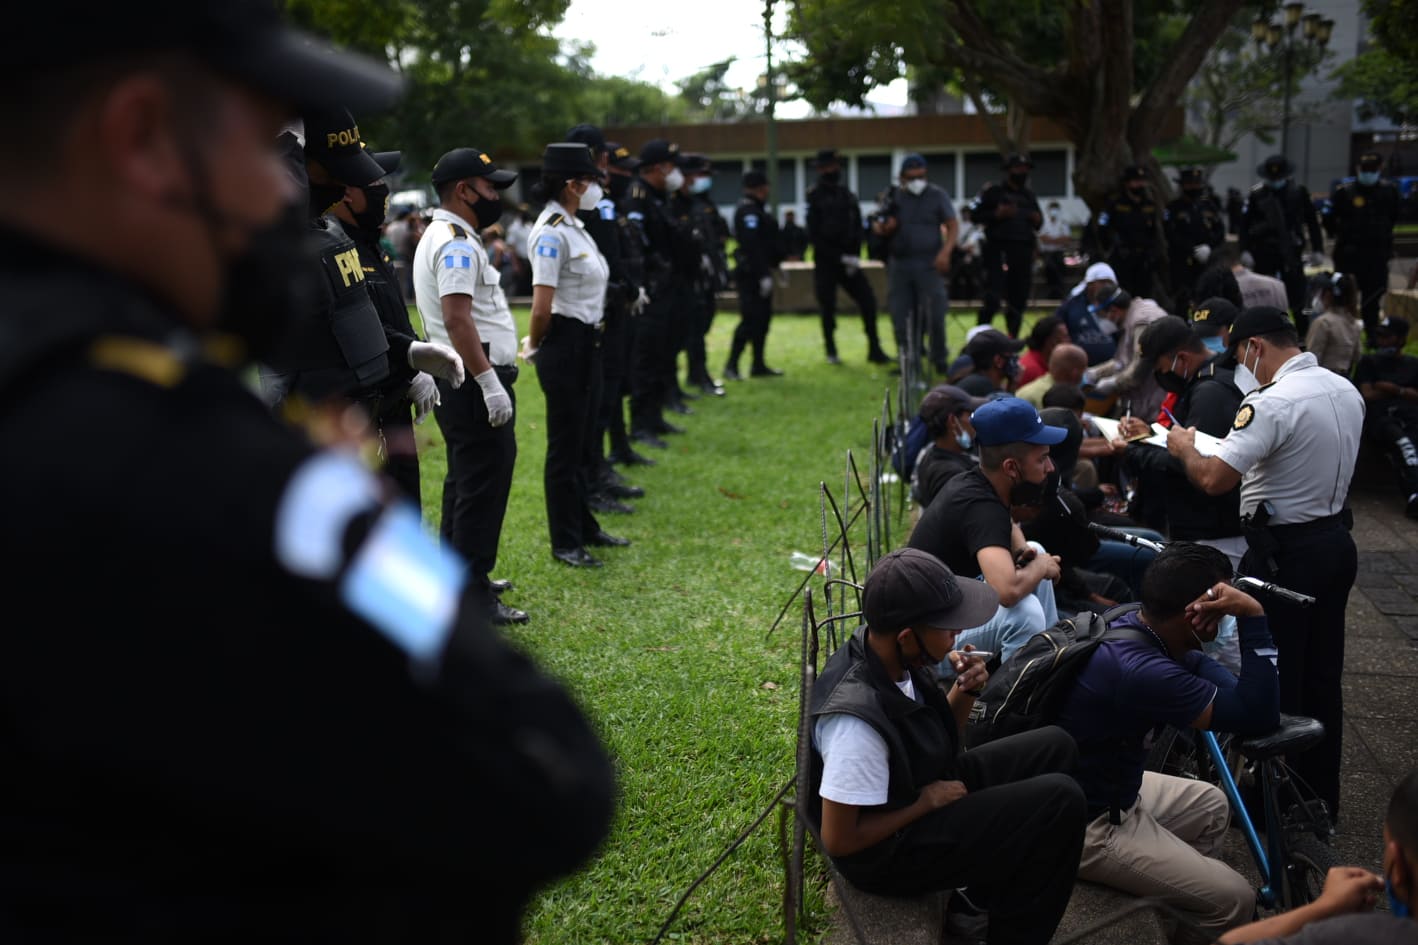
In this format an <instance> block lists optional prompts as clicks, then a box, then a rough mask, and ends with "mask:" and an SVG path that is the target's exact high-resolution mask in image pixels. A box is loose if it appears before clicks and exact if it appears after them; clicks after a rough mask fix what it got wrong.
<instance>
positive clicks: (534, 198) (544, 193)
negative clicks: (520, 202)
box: [528, 173, 571, 203]
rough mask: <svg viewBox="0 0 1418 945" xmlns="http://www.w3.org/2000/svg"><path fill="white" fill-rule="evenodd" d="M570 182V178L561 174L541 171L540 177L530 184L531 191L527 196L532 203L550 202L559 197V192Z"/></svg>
mask: <svg viewBox="0 0 1418 945" xmlns="http://www.w3.org/2000/svg"><path fill="white" fill-rule="evenodd" d="M570 182H571V178H569V177H566V176H564V175H562V174H546V173H543V174H542V176H541V179H540V180H538V181H537V182H536V183H535V184H533V185H532V192H531V193H530V194H529V195H528V196H529V197H530V198H531V202H532V203H550V202H551V201H553V200H559V199H560V198H561V192H562V191H563V190H565V189H566V185H567V184H569V183H570Z"/></svg>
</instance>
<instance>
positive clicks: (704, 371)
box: [683, 285, 714, 386]
mask: <svg viewBox="0 0 1418 945" xmlns="http://www.w3.org/2000/svg"><path fill="white" fill-rule="evenodd" d="M684 305H685V319H684V345H683V349H684V359H685V362H686V364H685V366H686V371H685V383H687V384H689V385H690V386H698V385H700V384H703V383H704V382H705V381H707V380H709V360H708V358H709V353H708V350H707V349H706V348H705V342H704V336H705V335H707V334H709V326H710V324H711V323H712V322H713V320H714V294H713V292H706V291H705V289H704V287H703V286H702V285H695V286H694V287H692V288H691V289H690V291H689V292H688V293H687V294H686V295H685V298H684Z"/></svg>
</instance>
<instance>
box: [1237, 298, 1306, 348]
mask: <svg viewBox="0 0 1418 945" xmlns="http://www.w3.org/2000/svg"><path fill="white" fill-rule="evenodd" d="M1287 329H1288V330H1290V331H1294V330H1295V323H1294V322H1292V321H1291V320H1290V316H1289V315H1287V314H1286V313H1285V312H1283V311H1282V310H1280V309H1278V308H1276V307H1275V306H1273V305H1253V306H1251V307H1250V308H1248V309H1246V310H1245V311H1244V312H1242V313H1241V314H1240V315H1237V316H1236V321H1235V322H1234V323H1232V325H1231V344H1230V346H1229V347H1228V348H1227V349H1226V350H1227V352H1228V353H1230V354H1232V355H1234V354H1235V353H1236V350H1237V349H1238V348H1240V346H1241V342H1243V341H1245V340H1246V339H1247V338H1254V337H1256V336H1257V335H1268V334H1270V333H1271V332H1273V331H1285V330H1287Z"/></svg>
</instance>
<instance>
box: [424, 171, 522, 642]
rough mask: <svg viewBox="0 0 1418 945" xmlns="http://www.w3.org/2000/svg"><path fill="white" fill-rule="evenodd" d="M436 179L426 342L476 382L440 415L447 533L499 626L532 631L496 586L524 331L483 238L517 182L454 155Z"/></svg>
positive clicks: (449, 397) (446, 394)
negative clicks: (453, 358)
mask: <svg viewBox="0 0 1418 945" xmlns="http://www.w3.org/2000/svg"><path fill="white" fill-rule="evenodd" d="M432 179H433V186H434V188H435V189H436V190H437V191H438V200H439V206H438V209H436V210H434V211H433V219H432V220H431V221H430V222H429V224H428V229H427V230H425V231H424V234H423V237H422V238H421V239H420V240H419V245H418V249H417V250H415V251H414V264H413V269H414V295H415V297H416V298H417V300H418V310H419V317H420V318H421V319H422V320H423V327H424V330H425V331H427V332H428V337H429V338H430V339H432V340H433V341H436V342H438V343H439V344H446V345H449V346H451V347H452V348H453V349H454V350H455V351H457V352H458V354H459V355H460V356H461V357H462V359H463V364H464V366H465V368H466V370H467V376H468V378H469V379H470V380H471V381H473V383H472V384H464V385H463V386H462V387H461V388H455V387H453V386H452V384H451V383H448V382H446V381H445V382H443V383H441V384H440V385H439V393H440V395H441V403H440V404H439V406H438V407H436V408H435V412H436V415H437V417H438V426H439V428H440V429H442V431H443V438H444V441H445V444H446V448H447V452H448V472H447V475H446V476H445V477H444V480H443V519H442V522H441V525H440V530H441V532H442V535H443V538H444V540H445V541H447V542H448V544H449V545H451V546H452V547H453V549H454V550H456V551H457V552H458V553H459V554H461V555H463V556H464V557H465V558H467V559H468V564H469V566H470V567H471V568H472V572H473V574H472V583H473V586H474V589H475V590H481V591H482V596H483V602H484V604H485V605H486V606H487V608H488V611H489V613H490V614H491V615H492V620H493V621H494V622H495V623H499V624H502V623H526V622H527V615H526V614H525V613H523V612H522V611H520V610H515V609H513V608H511V607H508V606H507V605H506V604H504V603H502V601H501V600H500V599H499V598H498V596H497V595H498V593H499V591H500V589H501V588H502V587H503V585H501V584H500V582H498V583H495V582H494V581H493V580H492V569H493V568H494V567H495V566H496V564H497V546H498V543H499V541H500V540H501V538H502V520H503V517H504V516H505V515H506V513H507V497H508V495H509V494H510V493H511V491H512V470H513V467H514V466H515V465H516V462H517V434H516V422H515V420H514V418H513V411H514V408H515V401H514V400H513V394H512V385H513V383H514V382H515V381H516V380H517V326H516V324H515V323H514V322H513V320H512V310H511V309H509V308H508V307H507V296H506V294H504V293H503V291H502V285H501V281H502V279H501V275H500V274H499V273H498V271H497V270H496V269H495V268H493V267H492V265H491V264H490V263H489V262H488V258H487V253H486V252H485V251H484V249H483V243H482V238H481V237H480V236H479V235H478V234H479V233H481V232H482V231H483V230H485V229H486V228H488V227H490V226H492V225H493V224H494V223H496V222H497V221H498V220H499V219H501V217H502V212H503V203H502V197H501V192H502V191H503V190H505V189H506V188H508V187H510V186H511V185H512V182H513V181H515V180H516V179H517V175H516V174H514V173H512V172H511V171H504V170H501V169H500V168H498V166H497V165H496V164H494V163H493V162H492V158H490V157H488V156H487V155H486V154H484V153H483V152H481V151H479V150H477V149H476V148H455V149H454V150H452V151H449V152H448V153H447V154H445V155H443V156H442V157H441V158H439V159H438V162H437V163H436V164H434V166H433V174H432Z"/></svg>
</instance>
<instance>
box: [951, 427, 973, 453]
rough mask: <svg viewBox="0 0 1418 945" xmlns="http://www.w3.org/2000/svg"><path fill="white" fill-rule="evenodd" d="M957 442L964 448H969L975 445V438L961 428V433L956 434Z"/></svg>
mask: <svg viewBox="0 0 1418 945" xmlns="http://www.w3.org/2000/svg"><path fill="white" fill-rule="evenodd" d="M955 442H956V443H959V444H960V448H961V449H962V450H968V449H969V448H970V447H972V446H974V445H975V438H974V437H973V436H971V435H970V434H968V433H966V432H965V431H964V430H961V431H960V432H959V433H957V434H955Z"/></svg>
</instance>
